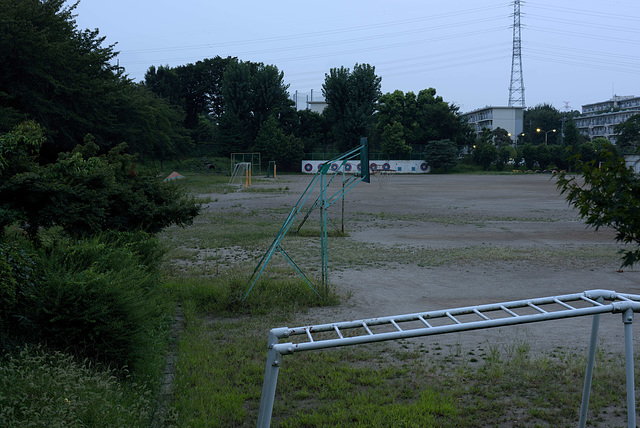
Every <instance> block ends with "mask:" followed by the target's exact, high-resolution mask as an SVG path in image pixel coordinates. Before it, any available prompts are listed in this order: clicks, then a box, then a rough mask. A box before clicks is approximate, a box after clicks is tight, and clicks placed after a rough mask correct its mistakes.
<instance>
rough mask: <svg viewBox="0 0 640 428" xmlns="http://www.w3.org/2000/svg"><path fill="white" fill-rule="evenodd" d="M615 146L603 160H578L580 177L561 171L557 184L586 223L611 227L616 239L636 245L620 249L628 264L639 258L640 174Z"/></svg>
mask: <svg viewBox="0 0 640 428" xmlns="http://www.w3.org/2000/svg"><path fill="white" fill-rule="evenodd" d="M612 148H613V147H612V146H608V147H606V148H605V150H603V151H602V153H601V154H600V157H601V159H600V163H598V162H596V161H590V162H585V163H582V162H580V161H579V160H576V161H575V162H578V163H580V166H579V169H580V170H581V176H575V175H571V176H569V175H567V174H566V173H560V174H558V175H557V183H558V189H559V190H560V191H561V193H562V194H564V195H565V196H566V199H567V201H568V202H569V203H571V204H573V205H574V206H575V207H576V208H578V210H579V212H580V215H581V217H582V218H583V219H585V222H586V223H587V225H589V226H591V227H594V228H595V229H596V230H598V229H599V228H600V227H603V226H605V227H611V228H613V229H614V230H615V231H616V241H617V242H622V243H624V244H634V245H635V249H632V250H621V251H620V253H621V254H622V255H623V256H622V266H623V267H625V266H632V265H633V264H635V263H636V262H638V260H640V177H638V175H637V174H636V173H635V172H634V170H633V168H631V167H627V165H626V163H625V160H624V158H623V157H621V156H618V155H617V154H616V153H615V151H613V150H612Z"/></svg>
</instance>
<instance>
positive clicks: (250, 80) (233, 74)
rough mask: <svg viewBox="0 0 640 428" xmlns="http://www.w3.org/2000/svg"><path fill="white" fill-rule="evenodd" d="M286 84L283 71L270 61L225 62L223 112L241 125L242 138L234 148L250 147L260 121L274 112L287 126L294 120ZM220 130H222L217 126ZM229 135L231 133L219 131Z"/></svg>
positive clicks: (279, 120)
mask: <svg viewBox="0 0 640 428" xmlns="http://www.w3.org/2000/svg"><path fill="white" fill-rule="evenodd" d="M288 88H289V85H286V84H285V83H284V73H283V72H281V71H279V70H278V68H277V67H276V66H274V65H264V64H262V63H251V62H244V61H238V62H233V63H231V64H229V66H228V67H227V70H226V71H225V73H224V76H223V82H222V96H223V100H224V114H223V116H225V115H232V116H233V119H231V120H230V122H236V123H239V124H241V126H243V127H244V128H245V132H244V133H243V137H244V139H243V142H242V144H241V145H240V146H239V147H237V148H236V150H238V149H239V150H243V149H246V148H248V147H250V146H251V145H252V144H253V143H254V141H255V139H256V137H257V135H258V132H259V131H260V127H261V126H262V123H263V122H264V121H265V120H267V119H268V118H269V117H270V116H274V117H275V118H276V119H277V120H278V122H279V123H280V126H283V127H284V126H287V127H291V125H290V124H291V123H295V118H296V116H295V114H296V112H295V109H294V102H293V101H292V100H290V99H289V94H288V92H287V90H288ZM220 131H221V132H220V133H221V134H224V132H225V130H224V129H221V130H220ZM223 138H227V139H231V138H233V136H231V135H228V134H226V135H223Z"/></svg>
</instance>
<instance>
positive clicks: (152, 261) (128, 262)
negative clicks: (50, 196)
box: [36, 233, 164, 367]
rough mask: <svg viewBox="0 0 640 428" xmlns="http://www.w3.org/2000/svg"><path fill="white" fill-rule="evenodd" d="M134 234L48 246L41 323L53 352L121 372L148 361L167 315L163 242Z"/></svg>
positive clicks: (44, 263)
mask: <svg viewBox="0 0 640 428" xmlns="http://www.w3.org/2000/svg"><path fill="white" fill-rule="evenodd" d="M135 236H136V234H134V233H132V234H125V235H119V236H118V235H116V234H107V235H104V236H97V237H94V238H88V239H85V240H81V241H72V240H68V239H56V240H54V241H53V242H52V243H49V244H48V245H47V246H45V247H44V248H43V259H42V262H43V271H44V276H45V285H44V286H43V287H42V290H41V293H40V297H41V301H42V309H41V312H40V313H39V314H37V316H36V318H38V324H39V325H40V331H39V335H40V337H41V339H42V340H44V341H45V342H46V343H47V344H48V345H49V346H51V347H53V348H55V349H62V350H69V351H72V352H74V353H76V354H78V355H80V356H82V357H89V358H91V359H94V360H97V361H102V362H104V363H107V364H113V365H115V366H116V367H123V366H135V364H136V361H137V360H138V359H140V358H141V357H142V356H143V355H144V353H145V350H146V349H147V348H148V346H149V344H148V343H147V342H148V339H149V336H150V334H149V333H150V331H152V330H154V329H156V328H157V327H158V325H159V324H160V323H161V322H162V318H163V313H164V312H163V306H162V303H161V300H160V298H159V296H160V293H159V291H160V290H159V283H160V278H159V275H158V272H159V263H160V258H159V254H158V250H157V246H158V245H159V244H158V243H157V241H155V239H152V238H148V237H147V239H146V240H140V241H139V242H135V240H134V239H132V238H133V237H135ZM145 247H147V248H145ZM145 259H146V260H145ZM145 262H146V263H145Z"/></svg>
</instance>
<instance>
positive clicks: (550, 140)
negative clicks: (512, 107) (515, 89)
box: [523, 104, 562, 145]
mask: <svg viewBox="0 0 640 428" xmlns="http://www.w3.org/2000/svg"><path fill="white" fill-rule="evenodd" d="M523 120H524V134H525V136H524V139H525V142H530V143H532V144H534V145H538V144H543V143H544V142H545V133H544V132H537V129H541V130H544V131H551V130H553V129H556V130H559V128H560V125H561V121H562V113H560V112H559V111H558V110H557V109H556V108H554V107H553V106H552V105H551V104H538V105H537V106H535V107H533V108H528V109H526V110H525V111H524V117H523ZM558 135H559V132H549V134H548V137H547V144H556V139H557V137H558Z"/></svg>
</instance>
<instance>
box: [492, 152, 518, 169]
mask: <svg viewBox="0 0 640 428" xmlns="http://www.w3.org/2000/svg"><path fill="white" fill-rule="evenodd" d="M515 153H516V151H515V149H514V148H513V147H511V146H502V147H500V149H498V159H497V160H496V169H497V170H498V171H503V170H504V168H505V166H506V165H507V163H508V162H509V160H510V159H511V158H512V157H514V156H515Z"/></svg>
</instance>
